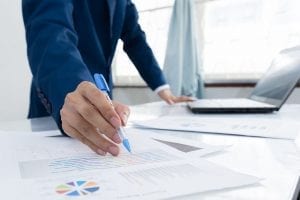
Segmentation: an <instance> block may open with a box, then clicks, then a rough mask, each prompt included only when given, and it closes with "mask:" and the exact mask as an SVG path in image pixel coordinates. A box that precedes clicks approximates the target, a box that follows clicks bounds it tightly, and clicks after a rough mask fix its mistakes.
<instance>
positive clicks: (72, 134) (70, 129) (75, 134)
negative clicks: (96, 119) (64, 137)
mask: <svg viewBox="0 0 300 200" xmlns="http://www.w3.org/2000/svg"><path fill="white" fill-rule="evenodd" d="M63 129H64V131H65V133H66V134H68V135H69V136H70V137H72V138H74V139H77V140H79V141H80V142H82V143H83V144H85V145H87V146H88V147H90V149H92V150H93V151H94V152H95V153H97V154H99V155H101V156H105V155H106V152H105V151H103V150H102V149H100V148H98V147H97V146H96V145H95V144H94V143H92V142H90V141H89V140H87V139H86V138H85V137H84V136H82V135H81V134H80V132H79V131H77V130H76V129H75V128H73V127H71V126H70V125H69V124H68V123H64V125H63Z"/></svg>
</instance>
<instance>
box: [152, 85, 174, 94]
mask: <svg viewBox="0 0 300 200" xmlns="http://www.w3.org/2000/svg"><path fill="white" fill-rule="evenodd" d="M165 89H170V86H169V85H168V84H165V85H161V86H159V87H157V88H156V89H155V90H154V92H155V93H156V94H158V93H159V92H160V91H162V90H165Z"/></svg>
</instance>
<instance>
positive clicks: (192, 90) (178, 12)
mask: <svg viewBox="0 0 300 200" xmlns="http://www.w3.org/2000/svg"><path fill="white" fill-rule="evenodd" d="M195 9H196V1H195V0H175V4H174V7H173V12H172V17H171V21H170V27H169V34H168V43H167V50H166V54H165V62H164V68H163V71H164V73H165V76H166V79H167V81H168V83H169V85H170V87H171V90H172V92H173V93H174V94H175V95H187V96H194V97H198V98H201V97H202V96H203V78H202V59H201V50H200V48H199V45H198V44H199V43H198V41H199V36H200V35H199V32H198V28H197V26H198V24H200V23H199V22H198V20H199V19H198V18H197V17H196V14H195Z"/></svg>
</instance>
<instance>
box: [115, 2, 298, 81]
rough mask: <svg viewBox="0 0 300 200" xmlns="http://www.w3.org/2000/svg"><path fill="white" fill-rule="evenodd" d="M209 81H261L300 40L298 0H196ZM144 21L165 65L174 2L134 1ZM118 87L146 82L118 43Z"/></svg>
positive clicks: (153, 44) (150, 41)
mask: <svg viewBox="0 0 300 200" xmlns="http://www.w3.org/2000/svg"><path fill="white" fill-rule="evenodd" d="M196 1H197V4H196V5H197V15H198V16H197V17H198V21H199V29H200V30H201V32H200V31H199V33H200V34H201V37H199V38H201V41H199V45H200V46H201V48H202V58H203V71H204V75H205V80H206V81H207V82H216V81H217V82H219V81H226V80H227V81H228V80H230V81H232V80H235V81H237V82H245V81H247V80H256V79H258V78H259V77H260V76H261V75H262V74H263V73H264V72H265V71H266V70H267V68H268V67H269V66H270V63H271V60H272V59H273V57H274V56H275V55H276V54H277V53H278V52H279V51H280V50H281V49H284V48H288V47H292V46H295V45H299V44H300V26H299V21H300V12H299V8H300V1H299V0H284V1H282V0H196ZM133 2H134V3H135V4H136V6H137V8H138V10H139V15H140V21H139V22H140V24H141V26H142V28H143V30H144V31H145V32H146V36H147V41H148V42H149V44H150V46H151V47H152V49H153V52H154V55H155V56H156V58H157V60H158V62H159V64H160V66H161V67H163V62H164V55H165V50H166V44H167V35H168V28H169V21H170V17H171V13H172V5H173V3H174V1H173V0H151V1H145V0H133ZM114 66H117V67H114V81H115V84H116V85H141V84H144V83H143V81H142V79H141V78H140V77H139V75H138V73H137V71H136V69H135V67H134V66H133V65H132V64H131V62H130V60H129V59H128V58H127V55H126V54H125V53H124V52H123V50H122V44H119V46H118V49H117V52H116V56H115V60H114Z"/></svg>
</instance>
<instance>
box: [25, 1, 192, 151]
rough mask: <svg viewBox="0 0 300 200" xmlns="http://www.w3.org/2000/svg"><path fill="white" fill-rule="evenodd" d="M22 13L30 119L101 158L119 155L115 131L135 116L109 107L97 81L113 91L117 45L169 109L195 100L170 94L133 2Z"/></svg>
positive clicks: (28, 5)
mask: <svg viewBox="0 0 300 200" xmlns="http://www.w3.org/2000/svg"><path fill="white" fill-rule="evenodd" d="M22 11H23V20H24V26H25V31H26V42H27V55H28V61H29V65H30V68H31V72H32V74H33V78H32V86H31V94H30V109H29V114H28V117H29V118H34V117H42V116H48V115H51V116H52V117H53V118H54V119H55V121H56V123H57V125H58V127H59V128H60V130H61V131H62V133H63V134H65V135H67V136H70V137H73V138H76V139H78V140H80V141H81V142H82V143H84V144H86V145H88V146H89V147H90V148H91V149H92V150H93V151H95V152H96V153H98V154H99V155H105V154H106V153H107V152H108V153H110V154H112V155H114V156H116V155H118V154H119V151H120V150H119V147H118V145H117V144H119V143H120V142H121V141H120V137H119V136H118V134H117V129H118V128H119V127H120V126H121V125H126V122H127V119H128V117H129V114H130V110H129V107H128V106H126V105H124V104H122V103H120V102H116V101H113V106H111V104H110V103H109V102H108V101H107V99H106V96H105V94H104V93H102V92H101V91H100V90H99V89H97V87H96V86H95V84H94V80H93V78H92V77H93V76H92V75H93V74H94V73H101V74H103V75H104V77H105V79H106V80H107V81H108V85H109V87H110V88H112V86H113V83H112V75H111V63H112V59H113V56H114V53H115V50H116V45H117V42H118V40H119V39H121V40H122V41H123V43H124V51H125V52H126V53H127V54H128V56H129V58H130V59H131V61H132V62H133V63H134V65H135V66H136V68H137V70H138V72H139V73H140V75H141V76H142V78H143V79H144V80H145V81H146V83H147V84H148V86H149V87H150V88H151V89H152V90H154V91H156V92H157V93H158V95H159V96H160V97H161V99H163V100H164V101H166V102H167V103H169V104H173V103H177V102H182V101H189V100H191V99H190V98H189V97H185V96H180V97H176V96H174V95H173V94H172V92H171V91H170V89H169V87H168V85H167V84H166V81H165V78H164V76H163V73H162V71H161V70H160V68H159V66H158V63H157V61H156V59H155V57H154V55H153V53H152V50H151V48H150V47H149V45H148V44H147V42H146V37H145V34H144V32H143V31H142V29H141V27H140V25H139V23H138V13H137V10H136V7H135V5H134V4H133V3H132V1H131V0H63V1H62V0H51V1H50V0H44V1H41V0H23V1H22ZM109 95H110V96H111V93H110V94H109Z"/></svg>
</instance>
